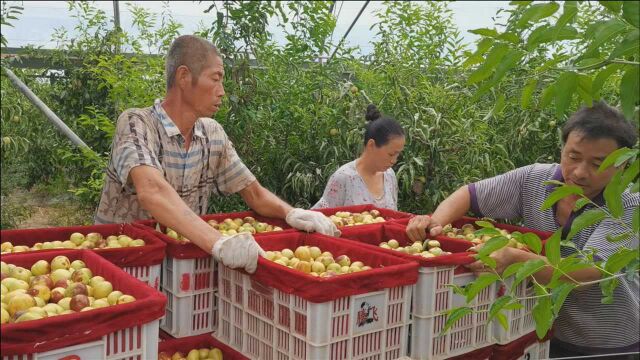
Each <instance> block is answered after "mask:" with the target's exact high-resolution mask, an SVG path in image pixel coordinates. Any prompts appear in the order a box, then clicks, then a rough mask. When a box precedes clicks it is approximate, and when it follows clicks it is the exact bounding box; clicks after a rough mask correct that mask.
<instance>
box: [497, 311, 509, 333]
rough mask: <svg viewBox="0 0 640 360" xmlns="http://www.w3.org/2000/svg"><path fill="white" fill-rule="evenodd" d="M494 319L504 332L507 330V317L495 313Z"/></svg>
mask: <svg viewBox="0 0 640 360" xmlns="http://www.w3.org/2000/svg"><path fill="white" fill-rule="evenodd" d="M496 319H497V320H498V323H499V324H500V326H502V328H503V329H504V330H505V331H507V330H509V322H508V321H507V317H506V316H505V315H504V314H503V313H497V314H496Z"/></svg>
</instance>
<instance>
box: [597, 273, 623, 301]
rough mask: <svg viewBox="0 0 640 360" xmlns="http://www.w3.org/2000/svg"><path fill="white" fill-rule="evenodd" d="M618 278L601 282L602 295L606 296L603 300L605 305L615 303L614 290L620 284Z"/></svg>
mask: <svg viewBox="0 0 640 360" xmlns="http://www.w3.org/2000/svg"><path fill="white" fill-rule="evenodd" d="M618 283H619V281H618V279H617V278H609V279H606V280H604V281H602V282H600V290H602V295H603V296H604V297H603V298H602V300H601V302H602V303H603V304H605V305H608V304H612V303H613V291H614V290H615V289H616V287H617V286H618Z"/></svg>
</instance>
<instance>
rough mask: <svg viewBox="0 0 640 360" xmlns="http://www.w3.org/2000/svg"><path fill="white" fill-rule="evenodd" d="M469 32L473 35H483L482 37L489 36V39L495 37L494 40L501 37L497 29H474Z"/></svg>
mask: <svg viewBox="0 0 640 360" xmlns="http://www.w3.org/2000/svg"><path fill="white" fill-rule="evenodd" d="M469 32H470V33H472V34H476V35H481V36H489V37H493V38H495V37H497V36H498V35H500V33H499V32H498V31H497V30H496V29H487V28H482V29H473V30H469Z"/></svg>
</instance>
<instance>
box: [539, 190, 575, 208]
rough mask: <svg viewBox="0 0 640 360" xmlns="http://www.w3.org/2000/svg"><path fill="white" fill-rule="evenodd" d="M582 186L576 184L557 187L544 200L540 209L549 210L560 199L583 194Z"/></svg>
mask: <svg viewBox="0 0 640 360" xmlns="http://www.w3.org/2000/svg"><path fill="white" fill-rule="evenodd" d="M582 194H583V191H582V188H581V187H579V186H575V185H562V186H559V187H557V188H556V189H555V190H553V192H552V193H551V194H549V196H548V197H547V198H546V199H545V200H544V202H543V203H542V206H541V207H540V210H547V209H549V208H550V207H552V206H553V204H555V203H557V202H558V201H560V199H563V198H565V197H567V196H569V195H582Z"/></svg>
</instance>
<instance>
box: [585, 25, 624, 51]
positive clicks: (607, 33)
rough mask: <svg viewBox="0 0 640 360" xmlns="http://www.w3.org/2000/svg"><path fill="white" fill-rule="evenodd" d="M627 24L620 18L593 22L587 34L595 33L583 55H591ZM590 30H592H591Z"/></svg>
mask: <svg viewBox="0 0 640 360" xmlns="http://www.w3.org/2000/svg"><path fill="white" fill-rule="evenodd" d="M626 27H627V25H626V24H625V23H624V22H623V21H621V20H619V19H611V20H607V21H601V22H597V23H595V24H593V25H592V26H590V27H589V29H588V30H587V31H588V32H587V34H590V33H593V36H592V37H590V38H591V39H592V41H591V43H590V44H589V46H588V47H587V49H586V50H585V52H584V53H583V55H582V56H584V57H591V56H592V55H593V54H595V53H596V52H597V50H598V49H599V48H600V47H601V46H602V45H603V44H605V43H606V42H607V41H609V40H610V39H612V38H613V37H615V36H616V35H618V34H619V33H620V32H622V31H623V30H624V29H625V28H626ZM589 30H590V31H589Z"/></svg>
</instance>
